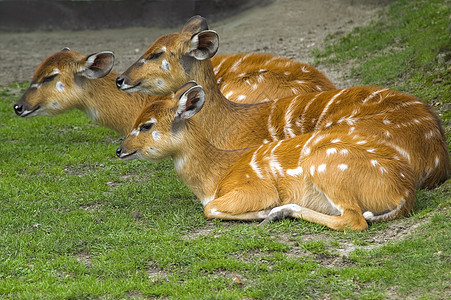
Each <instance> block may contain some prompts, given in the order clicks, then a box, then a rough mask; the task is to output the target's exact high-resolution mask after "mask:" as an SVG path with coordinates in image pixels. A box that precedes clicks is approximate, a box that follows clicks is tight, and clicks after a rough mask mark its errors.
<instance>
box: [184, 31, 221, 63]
mask: <svg viewBox="0 0 451 300" xmlns="http://www.w3.org/2000/svg"><path fill="white" fill-rule="evenodd" d="M218 48H219V36H218V34H217V33H216V32H215V31H213V30H204V31H201V32H199V33H196V34H195V35H193V36H192V37H191V41H190V47H189V52H188V55H190V56H192V57H194V58H195V59H197V60H204V59H207V58H212V57H213V56H214V55H215V54H216V52H217V51H218Z"/></svg>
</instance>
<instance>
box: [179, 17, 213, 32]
mask: <svg viewBox="0 0 451 300" xmlns="http://www.w3.org/2000/svg"><path fill="white" fill-rule="evenodd" d="M202 30H208V24H207V20H206V19H205V18H203V17H201V16H194V17H191V18H190V19H189V20H188V21H187V22H186V23H185V25H184V26H183V28H182V32H189V33H192V34H196V33H198V32H201V31H202Z"/></svg>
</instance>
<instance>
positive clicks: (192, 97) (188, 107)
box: [175, 82, 205, 119]
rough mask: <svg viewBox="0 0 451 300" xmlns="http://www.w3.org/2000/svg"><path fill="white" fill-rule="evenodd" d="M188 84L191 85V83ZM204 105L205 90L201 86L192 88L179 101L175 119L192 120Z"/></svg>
mask: <svg viewBox="0 0 451 300" xmlns="http://www.w3.org/2000/svg"><path fill="white" fill-rule="evenodd" d="M188 84H191V82H189V83H188ZM182 88H183V87H182ZM204 103H205V92H204V89H203V88H202V87H201V86H200V85H195V86H192V87H190V88H189V89H188V90H187V91H186V92H184V93H182V94H181V96H180V98H179V100H178V103H177V112H176V113H175V118H176V119H189V118H191V117H192V116H194V115H195V114H197V113H198V112H199V111H200V110H201V109H202V106H204Z"/></svg>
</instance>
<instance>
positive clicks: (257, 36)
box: [0, 0, 390, 87]
mask: <svg viewBox="0 0 451 300" xmlns="http://www.w3.org/2000/svg"><path fill="white" fill-rule="evenodd" d="M388 2H390V0H381V1H378V0H361V1H355V0H303V1H299V0H275V1H274V2H273V3H271V4H269V5H261V6H258V5H257V6H255V7H254V8H252V9H249V10H245V11H242V12H240V13H237V14H235V15H234V16H233V17H229V18H226V19H221V20H211V19H210V20H208V21H209V25H210V28H211V29H213V30H215V31H217V32H218V34H219V36H220V50H219V53H237V52H264V53H273V54H277V55H281V56H286V57H289V58H292V59H295V60H298V61H302V62H307V63H312V62H313V56H312V54H311V50H312V49H314V48H318V47H320V48H321V47H322V46H323V41H324V39H325V38H326V36H328V35H334V34H337V33H340V32H348V31H350V30H352V29H353V28H355V27H359V26H363V25H366V24H368V23H369V22H370V20H372V19H373V18H374V17H375V16H376V15H377V13H378V12H379V11H380V9H381V8H383V7H385V5H386V4H387V3H388ZM179 30H180V28H179V27H177V28H143V27H137V28H123V29H102V30H83V31H37V32H28V33H25V32H22V33H17V32H15V33H12V32H0V40H1V41H2V42H1V44H0V61H1V62H2V63H1V64H0V74H1V76H0V86H4V85H7V84H9V83H12V82H16V81H19V82H22V81H30V80H31V78H32V75H33V72H34V69H35V68H36V67H37V66H38V64H39V63H40V62H41V61H42V60H43V59H44V58H46V57H47V56H48V55H50V54H52V53H54V52H56V51H59V50H61V49H63V48H64V47H69V48H71V49H73V50H76V51H78V52H81V53H83V54H86V55H87V54H90V53H94V52H97V51H102V50H111V51H114V53H115V56H116V65H115V68H114V69H115V70H116V71H118V72H122V71H124V70H125V69H126V68H127V67H128V66H129V65H131V64H132V63H133V62H135V61H136V60H137V59H138V57H139V56H140V55H141V54H142V53H143V52H144V50H145V49H147V47H148V46H149V45H150V44H151V43H152V42H153V41H154V40H155V39H156V38H158V37H159V36H161V35H163V34H167V33H170V32H174V31H179ZM320 70H321V71H323V72H324V73H325V74H327V76H328V77H330V78H331V80H332V82H334V83H335V84H336V86H337V87H346V86H350V85H352V80H350V79H343V78H342V74H343V70H341V69H340V68H334V67H327V68H326V67H320Z"/></svg>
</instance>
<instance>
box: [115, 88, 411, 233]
mask: <svg viewBox="0 0 451 300" xmlns="http://www.w3.org/2000/svg"><path fill="white" fill-rule="evenodd" d="M204 102H205V94H204V91H203V89H202V87H200V86H198V85H196V84H195V83H194V82H189V83H187V84H186V85H185V86H184V87H182V88H181V90H180V91H178V92H177V94H176V95H175V98H174V99H172V101H158V102H154V103H152V104H151V105H149V106H147V107H146V108H145V109H144V110H143V112H142V113H141V115H140V116H139V117H138V119H137V120H136V122H135V125H134V128H133V130H132V131H131V133H130V134H129V135H128V136H127V138H126V139H125V140H124V141H123V143H122V145H121V147H119V148H118V149H117V151H116V153H117V156H118V157H120V158H122V159H133V158H141V159H147V160H152V161H157V160H160V159H163V158H166V157H172V159H173V161H174V164H175V170H176V172H177V173H178V175H179V176H180V178H181V179H182V180H183V181H184V182H185V184H186V185H187V186H188V187H189V188H190V189H191V190H192V191H193V192H194V193H195V194H196V196H197V197H199V199H200V200H201V201H202V203H203V205H204V206H205V211H204V212H205V216H206V217H207V218H209V219H212V218H218V219H226V220H263V219H264V220H265V221H264V222H267V221H271V220H275V219H278V218H282V217H295V218H302V219H305V220H307V221H311V222H315V223H319V224H323V225H325V226H328V227H330V228H332V229H336V230H345V229H351V230H364V229H366V228H367V227H368V224H367V221H369V222H377V221H382V220H391V219H394V218H397V217H400V216H403V215H406V214H407V213H408V212H409V211H410V209H411V208H412V205H413V201H414V198H415V185H414V179H413V174H412V170H411V168H410V166H409V164H408V162H407V160H406V159H405V158H402V157H398V152H397V151H396V150H395V149H394V148H392V147H390V146H387V145H386V144H385V143H383V142H380V141H378V140H377V139H374V138H373V137H372V136H371V134H370V135H364V134H363V133H362V134H360V135H359V139H358V140H355V139H354V135H351V136H350V135H349V134H348V132H349V130H350V128H351V127H352V125H348V124H343V125H342V126H335V127H333V128H332V127H331V128H325V129H324V130H321V131H315V132H314V133H312V132H310V133H307V134H304V135H299V136H296V137H293V138H289V139H286V140H280V141H277V142H270V143H267V144H262V145H260V146H259V147H252V148H246V149H240V150H234V151H227V150H219V149H217V148H216V147H214V146H213V145H211V144H210V143H209V142H208V140H207V138H206V137H205V135H204V132H203V130H202V129H201V128H200V127H199V126H198V124H197V122H196V120H195V118H194V116H195V115H196V114H197V113H198V112H199V111H200V110H201V108H202V106H203V104H204ZM363 140H364V141H365V143H359V141H363Z"/></svg>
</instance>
